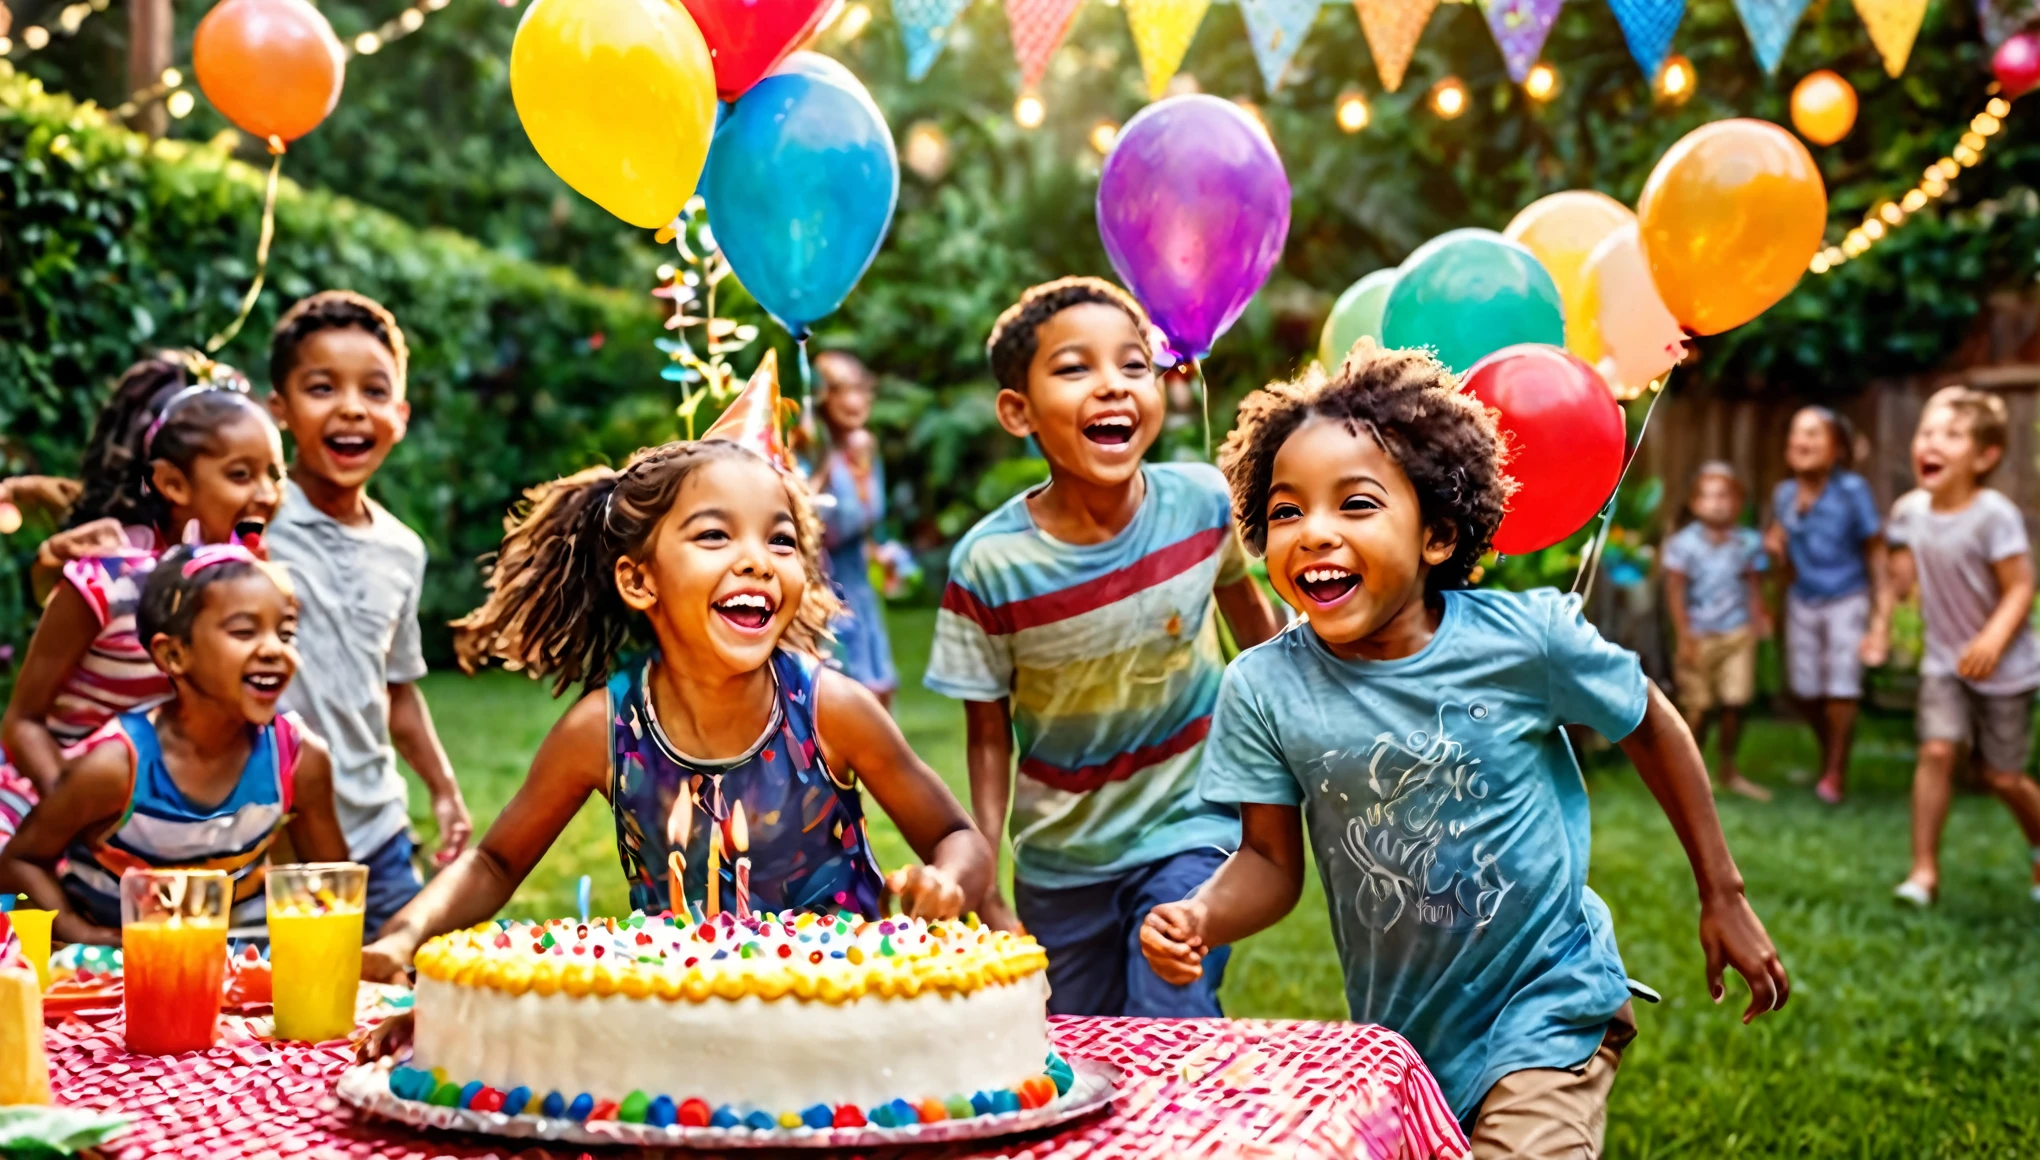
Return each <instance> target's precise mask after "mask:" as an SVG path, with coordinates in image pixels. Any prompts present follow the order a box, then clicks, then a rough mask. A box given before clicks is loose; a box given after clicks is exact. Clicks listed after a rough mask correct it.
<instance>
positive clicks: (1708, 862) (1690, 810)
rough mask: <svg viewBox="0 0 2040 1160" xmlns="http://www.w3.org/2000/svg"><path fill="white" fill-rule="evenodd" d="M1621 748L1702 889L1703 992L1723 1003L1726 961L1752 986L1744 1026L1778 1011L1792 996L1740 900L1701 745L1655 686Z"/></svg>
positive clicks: (1767, 940)
mask: <svg viewBox="0 0 2040 1160" xmlns="http://www.w3.org/2000/svg"><path fill="white" fill-rule="evenodd" d="M1622 750H1623V752H1625V753H1627V754H1628V755H1629V760H1630V761H1632V762H1634V763H1635V765H1636V771H1637V773H1638V774H1640V775H1641V776H1642V778H1643V783H1644V784H1645V785H1646V786H1649V787H1650V792H1651V795H1652V796H1654V797H1656V798H1657V800H1658V805H1659V806H1661V807H1662V808H1663V809H1664V811H1665V817H1667V818H1669V819H1670V820H1671V823H1672V830H1673V832H1674V833H1676V834H1677V835H1678V836H1679V844H1680V845H1682V846H1684V847H1685V848H1686V860H1687V861H1688V862H1690V863H1692V866H1693V879H1694V881H1695V882H1696V883H1697V884H1698V885H1699V888H1700V947H1701V949H1702V950H1703V951H1705V952H1706V955H1707V991H1708V994H1709V995H1711V996H1713V998H1714V1001H1715V1002H1717V1003H1718V1002H1720V1001H1721V997H1722V988H1721V970H1722V966H1723V964H1724V963H1726V964H1728V965H1730V966H1733V967H1734V968H1735V969H1736V970H1737V971H1739V972H1740V973H1741V974H1742V977H1743V979H1744V980H1745V981H1747V982H1748V983H1749V985H1750V1005H1749V1007H1748V1008H1747V1009H1746V1010H1744V1012H1743V1022H1745V1023H1747V1022H1749V1021H1750V1020H1752V1019H1754V1018H1756V1017H1757V1016H1759V1015H1762V1014H1764V1013H1765V1012H1767V1011H1775V1010H1777V1009H1779V1008H1781V1007H1783V1006H1784V1005H1785V1000H1786V999H1787V998H1788V997H1789V996H1790V995H1791V993H1792V986H1791V983H1790V981H1789V980H1788V979H1787V978H1786V975H1785V964H1784V963H1782V962H1780V961H1779V960H1778V952H1777V950H1776V949H1774V948H1773V947H1772V946H1771V936H1770V935H1769V934H1767V933H1765V931H1764V924H1763V923H1762V922H1760V921H1758V919H1757V916H1756V913H1755V912H1754V911H1752V910H1751V909H1750V904H1749V901H1748V900H1747V899H1746V898H1744V897H1743V880H1742V872H1741V871H1739V870H1737V869H1736V866H1735V859H1734V858H1733V857H1731V856H1730V855H1729V852H1728V839H1727V838H1725V837H1723V836H1722V833H1721V818H1720V817H1719V816H1718V815H1717V814H1716V813H1715V812H1714V791H1713V788H1712V786H1711V784H1710V783H1709V781H1708V777H1707V767H1706V765H1705V764H1703V763H1702V761H1701V758H1700V747H1699V746H1698V745H1696V744H1694V742H1693V734H1692V732H1691V731H1690V730H1688V729H1687V728H1686V722H1685V721H1684V720H1683V719H1682V718H1681V717H1680V716H1679V713H1678V711H1677V710H1676V709H1674V708H1672V703H1671V702H1670V701H1668V700H1666V699H1665V695H1664V694H1663V693H1662V692H1660V691H1659V690H1658V688H1657V686H1656V685H1651V686H1650V703H1649V706H1648V707H1647V708H1646V709H1645V710H1644V714H1643V722H1642V723H1641V724H1639V725H1638V726H1637V727H1636V729H1635V730H1634V731H1633V732H1631V733H1630V734H1629V736H1628V737H1625V738H1623V739H1622Z"/></svg>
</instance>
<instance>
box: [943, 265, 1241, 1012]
mask: <svg viewBox="0 0 2040 1160" xmlns="http://www.w3.org/2000/svg"><path fill="white" fill-rule="evenodd" d="M986 346H987V349H988V351H989V354H990V359H991V365H992V374H993V376H994V377H995V378H996V379H997V381H998V386H999V397H998V412H999V423H1000V425H1002V426H1003V427H1005V429H1006V430H1007V431H1008V432H1010V433H1012V434H1013V435H1014V436H1016V437H1019V438H1027V437H1032V438H1033V439H1034V441H1035V442H1036V443H1037V444H1038V445H1039V446H1040V448H1041V453H1042V455H1043V456H1045V457H1046V458H1047V460H1048V471H1049V482H1048V483H1047V484H1046V485H1044V486H1042V487H1040V488H1037V489H1035V490H1033V491H1030V492H1028V493H1026V494H1024V495H1021V496H1017V497H1015V498H1014V499H1013V500H1011V501H1010V502H1008V503H1007V504H1006V505H1005V506H1004V507H1002V508H1000V509H999V510H998V511H995V512H993V513H992V514H991V515H988V516H986V517H985V518H984V519H983V520H981V521H979V523H978V525H977V526H976V527H975V528H973V529H971V531H970V533H969V534H968V535H966V536H965V537H964V538H963V540H962V542H961V543H959V544H957V546H956V549H955V552H954V553H953V554H952V557H951V561H950V579H949V587H948V590H947V592H945V593H944V595H943V598H942V611H941V613H940V616H939V619H938V621H937V625H936V630H935V644H934V650H933V654H932V656H931V657H930V659H929V662H928V673H927V678H926V683H927V685H928V687H929V688H930V689H933V690H935V691H936V692H938V693H942V694H945V695H947V696H950V697H955V698H957V699H959V700H962V701H963V702H965V706H964V709H965V719H966V722H967V728H968V731H969V739H968V744H969V754H970V786H971V805H972V809H973V811H974V812H975V814H976V816H977V823H978V828H979V829H981V830H983V831H984V833H985V834H986V835H987V836H988V837H990V838H992V839H993V840H994V841H996V840H997V836H998V835H999V833H1000V832H1001V831H1003V830H1004V829H1005V828H1006V823H1007V812H1008V806H1009V804H1010V806H1011V813H1012V826H1013V861H1014V871H1013V878H1014V883H1013V895H1014V897H1013V901H1014V906H1013V907H1012V908H1009V907H1008V906H1007V905H1006V902H1005V900H1004V899H1003V898H1001V897H1000V896H999V895H998V893H997V890H996V887H994V892H993V893H992V894H991V895H990V896H989V897H988V898H987V899H986V901H985V906H984V908H983V913H984V915H985V917H986V919H987V921H989V922H991V923H992V924H993V925H995V926H1003V927H1009V928H1010V927H1014V926H1016V925H1018V924H1021V923H1024V924H1025V926H1026V929H1027V931H1028V932H1029V933H1030V934H1032V935H1033V936H1034V937H1035V938H1036V939H1038V940H1039V941H1040V943H1041V945H1042V946H1043V948H1044V949H1046V950H1047V952H1048V975H1049V986H1050V995H1049V1009H1050V1010H1051V1011H1054V1012H1056V1013H1058V1014H1070V1015H1139V1016H1152V1017H1164V1016H1196V1015H1217V1014H1219V1007H1218V977H1219V974H1220V970H1221V968H1222V967H1223V963H1224V960H1223V957H1220V958H1218V959H1216V960H1214V961H1213V963H1212V964H1211V970H1210V971H1209V972H1208V973H1207V977H1206V978H1205V979H1203V980H1202V981H1200V982H1199V983H1197V984H1196V985H1195V986H1187V987H1185V986H1175V985H1171V984H1169V983H1166V982H1164V981H1163V980H1161V979H1159V978H1157V977H1156V976H1155V974H1154V972H1153V971H1151V970H1149V969H1148V966H1147V963H1146V961H1145V960H1143V959H1142V958H1141V956H1140V955H1139V953H1138V949H1139V938H1140V924H1141V920H1142V919H1143V918H1145V917H1146V916H1147V912H1148V910H1149V908H1151V907H1153V906H1154V905H1156V904H1157V903H1162V902H1175V901H1178V900H1180V899H1182V898H1183V897H1185V896H1186V895H1188V894H1189V893H1190V891H1191V890H1192V889H1194V888H1195V887H1196V886H1197V884H1198V883H1200V882H1202V881H1204V880H1205V879H1206V878H1208V877H1210V875H1211V872H1212V871H1213V870H1214V869H1216V868H1217V866H1218V864H1219V863H1220V862H1222V861H1224V859H1225V857H1226V855H1227V854H1229V853H1231V852H1232V850H1233V848H1234V847H1235V846H1236V845H1238V843H1239V820H1238V816H1237V815H1236V813H1235V812H1234V811H1233V810H1232V809H1231V807H1229V806H1223V805H1218V804H1214V803H1211V802H1207V801H1204V800H1203V799H1201V798H1199V797H1198V796H1197V789H1196V775H1197V761H1198V756H1199V754H1200V753H1201V752H1202V751H1203V745H1204V736H1205V734H1206V732H1208V731H1209V729H1210V727H1211V707H1212V704H1213V702H1214V701H1215V700H1216V698H1217V695H1218V681H1219V673H1220V671H1221V669H1222V668H1223V666H1224V659H1223V657H1222V655H1221V653H1220V650H1219V638H1218V631H1217V626H1216V623H1215V621H1214V619H1213V615H1212V611H1213V608H1212V606H1213V604H1214V602H1215V603H1216V604H1217V606H1218V608H1219V610H1221V611H1223V612H1224V613H1225V617H1226V620H1227V622H1228V623H1229V624H1230V625H1231V626H1232V631H1233V637H1234V639H1235V640H1237V641H1238V642H1239V643H1240V644H1241V645H1243V646H1244V645H1251V644H1257V643H1259V642H1261V641H1263V640H1266V639H1267V638H1268V637H1270V636H1272V635H1274V633H1275V630H1276V628H1277V624H1276V621H1275V617H1274V613H1273V611H1272V610H1271V609H1270V608H1269V606H1268V601H1267V598H1266V597H1265V596H1263V595H1262V593H1261V590H1260V589H1259V588H1258V587H1256V585H1255V582H1254V580H1253V579H1252V578H1251V577H1250V576H1248V575H1247V567H1246V557H1245V555H1244V553H1242V552H1241V550H1240V547H1239V541H1238V538H1237V537H1236V536H1235V535H1234V533H1233V526H1232V513H1231V510H1230V504H1229V502H1228V500H1227V497H1226V491H1225V480H1224V479H1223V478H1221V477H1220V476H1219V474H1218V472H1216V471H1214V470H1213V469H1212V468H1210V467H1209V466H1206V465H1203V464H1182V463H1168V464H1143V462H1142V458H1143V456H1145V455H1146V454H1147V450H1148V448H1150V447H1152V446H1153V445H1154V442H1155V438H1156V436H1157V435H1159V434H1160V433H1161V429H1162V418H1163V410H1164V408H1163V404H1162V391H1161V387H1160V385H1159V384H1158V382H1157V380H1156V375H1155V369H1154V363H1153V358H1152V352H1151V349H1150V347H1149V344H1148V321H1147V316H1146V315H1145V313H1143V312H1142V310H1141V309H1140V307H1139V306H1137V305H1136V304H1135V303H1134V301H1133V299H1132V298H1130V297H1128V296H1127V295H1126V293H1125V292H1124V291H1121V290H1120V289H1118V288H1117V287H1115V286H1113V285H1111V284H1110V283H1107V282H1102V281H1100V280H1098V279H1096V278H1066V279H1063V280H1062V281H1058V282H1050V283H1047V284H1045V285H1041V286H1036V287H1034V288H1033V289H1031V290H1028V291H1027V292H1026V293H1025V294H1023V295H1022V296H1021V298H1020V301H1019V302H1018V303H1017V304H1015V305H1014V306H1013V307H1012V308H1011V309H1009V310H1007V311H1006V312H1005V314H1003V315H1001V316H1000V318H999V321H998V324H997V325H996V326H994V327H993V329H992V335H991V339H990V341H989V342H988V343H987V344H986ZM1016 750H1017V751H1018V757H1019V762H1018V766H1019V777H1018V780H1017V789H1016V787H1015V786H1016V782H1015V777H1014V756H1015V751H1016ZM1016 910H1017V916H1016V914H1015V911H1016Z"/></svg>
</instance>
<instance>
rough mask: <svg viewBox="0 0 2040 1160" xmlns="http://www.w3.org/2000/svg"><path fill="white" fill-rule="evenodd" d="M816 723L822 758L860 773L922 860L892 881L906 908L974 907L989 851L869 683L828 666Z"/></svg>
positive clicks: (941, 912) (936, 912) (937, 914)
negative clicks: (871, 689) (919, 863)
mask: <svg viewBox="0 0 2040 1160" xmlns="http://www.w3.org/2000/svg"><path fill="white" fill-rule="evenodd" d="M815 724H816V727H817V730H818V731H819V733H820V741H821V746H822V753H823V756H825V757H827V758H828V760H829V763H830V764H831V765H833V766H835V767H836V768H838V769H849V770H853V771H855V772H856V774H857V776H858V777H859V778H860V779H862V780H863V782H864V784H865V786H866V788H868V789H870V790H871V796H873V797H875V798H877V799H878V804H879V807H880V808H881V809H883V810H885V812H886V816H888V817H890V818H891V819H892V820H893V824H894V825H896V826H898V827H899V828H900V833H901V835H903V836H904V837H905V838H906V839H907V844H908V845H910V846H912V847H913V848H914V853H916V854H919V855H920V856H921V861H922V862H923V863H924V864H925V865H923V866H919V867H911V868H909V869H907V870H902V871H899V872H897V873H895V874H893V875H892V877H891V878H889V879H888V880H887V883H886V884H887V886H888V887H889V888H890V889H891V890H892V891H893V892H894V893H896V894H898V895H899V896H900V904H901V906H902V907H903V908H904V909H905V910H906V912H907V913H908V914H910V915H913V916H914V917H917V918H955V917H957V916H958V915H960V914H962V913H963V912H964V911H966V910H968V909H970V908H971V906H972V905H973V904H974V903H976V901H977V900H978V899H979V898H980V897H982V896H983V894H984V892H985V888H986V887H987V886H990V885H991V882H992V852H991V849H990V847H988V846H987V845H986V844H985V839H984V835H983V834H980V833H978V831H977V827H975V826H973V825H971V822H970V815H969V814H966V813H965V812H964V810H963V805H962V803H960V802H958V801H957V800H956V795H955V794H952V793H950V792H949V787H948V786H946V785H944V784H942V779H941V778H940V777H939V776H937V775H936V773H935V771H934V770H932V769H930V768H928V763H927V762H925V761H922V760H921V758H920V755H919V754H917V753H915V752H914V750H913V748H912V747H911V746H909V745H908V744H907V739H906V737H905V736H904V735H902V734H901V733H900V727H899V725H898V724H897V723H896V722H894V721H893V719H892V715H891V714H889V713H887V712H886V711H885V706H883V705H880V704H879V703H878V698H877V697H874V696H872V695H871V691H870V690H869V689H866V688H865V687H864V686H862V685H860V684H858V683H857V682H855V681H853V680H851V679H850V678H848V677H846V676H844V675H843V674H841V673H838V672H835V671H833V670H831V671H825V672H823V673H822V675H821V678H820V680H819V681H818V682H817V683H816V687H815Z"/></svg>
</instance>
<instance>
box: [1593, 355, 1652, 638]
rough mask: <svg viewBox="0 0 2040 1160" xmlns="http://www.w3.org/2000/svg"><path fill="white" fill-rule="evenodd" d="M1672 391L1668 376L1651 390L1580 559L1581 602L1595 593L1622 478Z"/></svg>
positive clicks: (1633, 463) (1635, 459)
mask: <svg viewBox="0 0 2040 1160" xmlns="http://www.w3.org/2000/svg"><path fill="white" fill-rule="evenodd" d="M1671 393H1672V383H1671V379H1670V377H1669V376H1668V377H1667V378H1666V379H1665V385H1664V386H1662V387H1659V388H1658V389H1657V390H1656V391H1654V392H1652V393H1651V397H1650V406H1648V407H1645V408H1644V409H1643V422H1642V423H1640V424H1638V425H1637V428H1636V446H1635V447H1633V448H1631V449H1630V452H1629V457H1628V458H1627V459H1624V460H1623V461H1622V472H1621V474H1619V475H1617V476H1616V477H1615V488H1614V490H1612V491H1610V492H1609V493H1608V503H1607V505H1606V506H1604V507H1603V508H1602V509H1601V527H1600V529H1599V530H1598V531H1596V532H1595V533H1594V536H1593V541H1592V544H1591V546H1590V547H1589V548H1588V550H1587V554H1586V555H1585V556H1584V557H1582V558H1581V560H1580V570H1579V571H1578V572H1576V573H1574V574H1573V582H1572V590H1573V591H1574V592H1579V593H1580V599H1581V600H1582V601H1585V600H1587V599H1589V598H1591V597H1592V596H1593V595H1594V578H1595V576H1597V575H1599V573H1600V569H1601V552H1602V550H1603V549H1604V548H1606V547H1607V546H1608V532H1609V530H1610V528H1611V527H1612V526H1613V524H1614V523H1615V497H1616V496H1618V495H1621V494H1622V481H1623V480H1625V479H1628V478H1629V469H1630V468H1631V467H1634V466H1635V465H1636V461H1637V459H1638V457H1640V456H1641V455H1642V454H1643V438H1644V436H1646V435H1648V434H1650V417H1651V416H1652V415H1655V414H1657V405H1658V403H1659V402H1661V401H1662V400H1663V399H1664V397H1665V396H1666V395H1669V394H1671ZM1582 580H1584V581H1585V582H1586V590H1585V591H1584V592H1582V591H1581V589H1580V582H1581V581H1582Z"/></svg>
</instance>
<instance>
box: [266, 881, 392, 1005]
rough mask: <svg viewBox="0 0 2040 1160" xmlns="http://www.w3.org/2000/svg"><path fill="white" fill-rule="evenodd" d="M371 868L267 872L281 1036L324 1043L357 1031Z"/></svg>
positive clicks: (271, 958) (271, 955)
mask: <svg viewBox="0 0 2040 1160" xmlns="http://www.w3.org/2000/svg"><path fill="white" fill-rule="evenodd" d="M367 896H368V867H366V866H362V865H358V864H356V863H353V862H306V863H302V864H298V865H291V866H272V867H270V868H269V979H270V983H269V985H270V990H271V993H272V994H273V995H274V997H275V1003H276V1036H277V1038H279V1039H300V1040H305V1041H307V1042H311V1043H322V1042H324V1041H326V1040H328V1039H345V1038H346V1037H347V1034H348V1033H349V1032H351V1031H353V1030H354V994H355V990H356V988H357V987H358V986H359V985H360V983H361V922H362V914H363V912H364V909H365V908H364V906H363V903H364V901H365V900H366V898H367Z"/></svg>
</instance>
